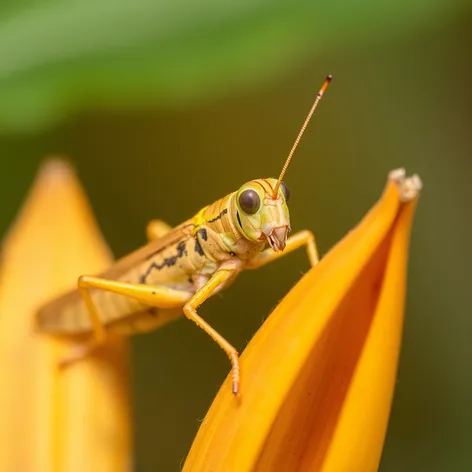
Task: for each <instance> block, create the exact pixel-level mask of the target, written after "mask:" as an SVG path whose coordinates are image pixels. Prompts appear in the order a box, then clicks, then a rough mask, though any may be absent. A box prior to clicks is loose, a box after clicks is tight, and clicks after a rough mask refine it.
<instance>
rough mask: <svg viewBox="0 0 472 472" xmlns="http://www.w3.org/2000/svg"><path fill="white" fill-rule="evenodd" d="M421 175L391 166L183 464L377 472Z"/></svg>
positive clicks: (271, 326)
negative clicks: (374, 197) (376, 196)
mask: <svg viewBox="0 0 472 472" xmlns="http://www.w3.org/2000/svg"><path fill="white" fill-rule="evenodd" d="M420 188H421V182H420V180H419V178H418V177H416V176H413V177H411V178H409V179H405V176H404V172H403V171H402V170H398V171H394V172H392V173H391V174H390V176H389V180H388V183H387V186H386V189H385V191H384V194H383V195H382V197H381V199H380V200H379V202H378V203H377V204H376V205H375V206H374V207H373V208H372V210H371V211H370V212H369V213H368V214H367V216H366V217H365V218H364V219H363V220H362V222H361V223H360V224H359V225H358V227H356V228H355V229H354V230H353V231H351V232H350V233H349V234H348V235H347V236H346V237H345V238H344V239H343V240H342V241H341V242H340V243H339V244H338V245H337V246H335V247H334V248H333V249H332V250H331V251H330V252H329V253H328V254H327V255H326V257H324V259H323V260H322V261H321V262H320V263H319V264H318V266H317V267H315V268H313V269H311V270H310V271H309V272H308V273H307V274H306V275H305V276H304V277H303V278H302V280H300V282H299V283H298V284H297V285H296V286H295V287H294V288H293V289H292V290H291V291H290V292H289V294H288V295H287V296H286V297H285V299H284V300H283V301H282V302H281V303H280V304H279V306H278V307H277V308H276V309H275V310H274V312H273V313H272V314H271V315H270V317H269V318H268V319H267V320H266V322H265V323H264V325H263V326H262V327H261V328H260V330H259V331H258V332H257V334H256V335H255V336H254V338H253V339H252V340H251V342H250V343H249V345H248V346H247V348H246V350H245V351H244V353H243V355H242V356H241V376H242V383H241V394H240V397H239V398H235V397H234V396H233V395H232V393H231V379H230V378H229V377H228V378H227V379H226V381H225V383H224V384H223V386H222V388H221V390H220V392H219V393H218V395H217V397H216V399H215V401H214V402H213V405H212V406H211V408H210V410H209V412H208V414H207V415H206V418H205V419H204V421H203V423H202V425H201V427H200V430H199V432H198V434H197V437H196V439H195V441H194V443H193V445H192V448H191V450H190V453H189V456H188V458H187V461H186V463H185V467H184V471H186V472H190V471H192V472H193V471H223V470H224V471H225V472H232V471H234V472H249V471H254V472H255V471H257V472H265V471H277V472H284V471H297V472H304V471H310V472H312V471H323V472H340V471H349V472H356V471H359V472H366V471H374V470H376V469H377V467H378V463H379V460H380V455H381V451H382V446H383V441H384V438H385V432H386V427H387V422H388V417H389V413H390V405H391V400H392V395H393V390H394V385H395V374H396V369H397V363H398V352H399V348H400V340H401V331H402V324H403V312H404V296H405V284H406V258H407V246H408V238H409V231H410V227H411V222H412V215H413V208H414V204H415V201H416V198H417V195H418V193H419V190H420Z"/></svg>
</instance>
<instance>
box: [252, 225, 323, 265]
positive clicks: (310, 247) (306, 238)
mask: <svg viewBox="0 0 472 472" xmlns="http://www.w3.org/2000/svg"><path fill="white" fill-rule="evenodd" d="M302 246H306V250H307V253H308V259H309V260H310V264H311V266H312V267H314V266H315V265H316V264H318V262H319V260H320V259H319V256H318V249H317V247H316V241H315V236H314V234H313V233H312V232H311V231H309V230H304V231H300V232H299V233H295V234H294V235H293V236H291V237H290V238H288V239H287V244H286V245H285V249H284V250H283V251H278V252H275V251H274V250H272V248H268V249H265V250H264V251H262V252H261V253H260V254H258V255H257V257H255V258H254V259H252V260H251V261H249V262H248V264H247V266H246V267H247V268H248V269H257V268H259V267H262V266H263V265H266V264H268V263H269V262H272V261H275V260H276V259H279V258H280V257H282V256H285V255H286V254H288V253H290V252H292V251H294V250H295V249H298V248H299V247H302Z"/></svg>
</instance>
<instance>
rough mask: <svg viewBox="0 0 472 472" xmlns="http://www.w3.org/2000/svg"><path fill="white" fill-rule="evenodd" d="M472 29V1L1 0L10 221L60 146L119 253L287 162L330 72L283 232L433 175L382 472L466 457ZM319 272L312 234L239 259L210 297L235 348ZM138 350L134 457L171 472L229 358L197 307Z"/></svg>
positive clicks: (350, 214) (0, 120)
mask: <svg viewBox="0 0 472 472" xmlns="http://www.w3.org/2000/svg"><path fill="white" fill-rule="evenodd" d="M471 45H472V8H471V4H470V2H469V1H454V0H451V1H447V0H443V1H438V0H429V1H428V0H410V1H406V0H399V1H396V2H392V1H390V2H375V1H368V0H359V1H357V2H352V1H349V0H345V1H341V0H338V1H331V2H329V1H325V2H321V1H311V2H289V1H263V0H252V1H249V0H240V1H239V2H234V3H232V2H218V1H210V0H204V1H202V0H201V1H199V2H190V1H183V0H178V1H177V0H173V1H172V2H171V1H163V0H161V1H159V0H153V1H150V0H149V1H148V0H135V1H133V2H124V1H119V0H106V1H101V2H95V1H92V0H80V1H79V0H69V1H68V2H59V1H52V0H50V1H46V0H22V1H20V0H16V1H15V2H13V1H12V0H3V2H2V3H1V5H0V231H1V234H2V235H4V234H5V232H6V231H7V229H8V227H9V225H10V224H11V222H12V220H13V218H14V216H15V214H16V213H17V211H18V209H19V207H20V205H21V203H22V200H23V198H24V196H25V195H26V192H27V190H28V188H29V186H30V185H31V182H32V179H33V177H34V174H35V172H36V170H37V167H38V165H39V162H40V161H41V159H43V158H44V157H45V156H48V155H51V154H56V153H60V154H66V155H68V156H70V157H71V159H73V161H74V162H75V164H76V167H77V168H78V171H79V173H80V177H81V180H82V182H83V184H84V186H85V188H86V190H87V192H88V195H89V197H90V199H91V202H92V204H93V207H94V210H95V212H96V215H97V217H98V220H99V222H100V225H101V227H102V229H103V231H104V234H105V236H106V238H107V240H108V241H109V244H110V246H111V247H112V249H113V250H114V252H115V254H116V256H122V255H124V254H125V253H127V252H128V251H131V250H133V249H135V248H136V247H138V246H139V245H141V244H143V242H144V229H145V226H146V223H147V221H148V220H150V219H151V218H155V217H157V218H162V219H164V220H166V221H168V222H169V223H171V224H177V223H179V222H181V221H182V220H183V219H185V218H187V217H189V216H190V215H191V214H193V212H195V211H196V210H198V209H199V208H200V207H201V206H203V205H205V204H207V203H210V202H212V201H214V200H215V199H217V198H219V197H221V196H223V195H225V194H226V193H228V192H230V191H233V190H235V189H236V188H237V187H238V186H239V185H240V184H241V183H243V182H245V181H246V180H248V179H251V178H257V177H267V176H276V175H277V173H278V172H279V169H280V167H281V165H282V162H283V160H284V158H285V157H286V155H287V152H288V150H289V149H290V147H291V145H292V142H293V140H294V138H295V136H296V134H297V133H298V131H299V128H300V126H301V123H302V122H303V119H304V117H305V115H306V113H307V111H308V109H309V107H310V106H311V102H312V100H313V98H314V96H315V94H316V92H317V90H318V88H319V86H320V84H321V83H322V81H323V79H324V77H325V75H326V74H327V73H331V74H333V75H334V80H333V83H332V86H331V87H330V89H329V91H328V93H327V94H326V96H325V98H324V100H323V102H322V103H321V104H320V107H319V109H318V111H317V113H316V115H315V117H314V119H313V120H312V123H311V125H310V127H309V128H308V132H307V133H306V135H305V137H304V138H303V140H302V143H301V145H300V147H299V150H298V152H297V154H296V158H295V160H294V161H293V165H292V166H291V168H290V170H289V172H288V175H287V177H286V182H287V184H288V185H289V187H290V188H291V191H292V198H291V215H292V226H293V229H294V230H298V229H301V228H310V229H313V230H314V231H315V232H316V234H317V237H318V241H319V245H320V248H321V251H322V253H325V252H326V251H328V250H329V248H330V247H331V246H332V245H333V244H335V243H336V242H337V241H338V240H339V239H340V238H341V237H342V236H343V235H344V234H345V233H346V232H347V231H348V230H349V229H350V228H351V227H352V226H353V225H354V224H356V223H357V222H358V221H359V219H360V218H361V217H362V216H363V215H364V213H365V212H366V211H367V210H368V209H369V208H370V207H371V205H372V204H373V203H374V201H375V200H376V199H377V198H378V196H379V194H380V192H381V190H382V188H383V186H384V183H385V178H386V175H387V173H388V171H389V170H391V169H393V168H396V167H400V166H404V167H406V168H407V171H408V172H409V173H412V172H418V173H419V174H420V175H421V177H422V179H423V181H424V184H425V187H424V191H423V194H422V197H421V200H420V203H419V206H418V211H417V215H416V220H415V226H414V230H413V236H412V247H411V259H410V261H411V263H410V277H409V295H408V307H407V317H406V325H405V335H404V344H403V348H402V358H401V365H400V372H399V378H398V384H397V389H396V395H395V402H394V406H393V411H392V417H391V422H390V427H389V432H388V437H387V441H386V446H385V450H384V454H383V459H382V463H381V468H380V470H381V471H382V472H390V471H398V470H402V471H407V472H409V471H420V470H421V471H423V470H428V471H438V472H443V471H447V472H455V471H468V470H472V452H471V446H472V444H471V438H472V413H471V412H472V409H471V406H470V405H471V399H472V375H471V373H470V372H471V364H472V363H471V359H472V348H471V334H472V316H471V315H472V314H471V305H472V304H471V303H470V302H471V300H470V298H471V296H470V293H471V290H470V275H469V274H470V266H471V263H472V260H471V257H470V253H471V251H470V244H471V241H472V223H471V217H470V204H471V203H472V187H471V185H470V179H471V177H472V173H471V170H472V161H471V151H472V146H471V136H470V129H471V119H472V116H471V114H472V106H471V105H472V91H471V85H470V84H471V83H472V56H471ZM307 268H308V264H307V261H306V257H305V256H304V254H303V252H302V251H301V252H300V253H297V254H293V255H291V256H290V257H287V258H286V259H284V260H281V261H279V262H277V263H276V264H273V265H270V266H267V267H265V268H263V269H261V270H259V271H255V272H251V273H248V274H244V275H243V276H241V277H240V279H239V280H238V282H237V283H236V284H235V285H234V286H233V287H232V288H231V289H230V290H228V291H227V292H225V293H224V295H223V296H221V297H217V298H215V299H213V300H212V301H211V302H210V303H208V304H206V305H205V307H204V309H203V310H202V313H203V314H204V317H205V318H206V319H207V320H208V321H209V322H210V323H211V324H212V325H213V326H214V327H215V328H216V329H217V330H218V331H219V332H221V333H222V334H223V335H224V336H226V337H227V338H228V339H229V340H230V341H231V342H233V344H234V345H235V346H236V347H237V348H238V349H239V350H240V351H241V350H242V349H243V348H244V346H245V345H246V343H247V342H248V340H249V339H250V338H251V336H252V335H253V333H254V332H255V331H256V330H257V329H258V327H259V326H260V325H261V323H262V321H263V320H264V318H265V317H266V316H267V315H268V314H269V312H270V310H271V309H272V308H273V307H274V306H275V305H276V304H277V302H278V300H279V299H280V298H282V297H283V295H284V294H285V293H286V292H287V290H288V289H289V288H290V287H291V286H292V284H294V283H295V281H296V280H297V279H298V278H299V277H300V274H301V273H302V272H303V271H305V270H306V269H307ZM132 346H133V367H134V372H133V376H134V378H133V389H134V392H133V395H134V400H133V401H134V411H135V427H136V463H135V464H136V471H156V470H159V471H174V470H179V468H180V465H181V463H182V462H183V459H184V457H185V455H186V453H187V451H188V449H189V447H190V444H191V442H192V438H193V437H194V435H195V433H196V431H197V428H198V426H199V422H200V421H201V419H202V418H203V417H204V415H205V412H206V410H207V409H208V407H209V405H210V403H211V401H212V399H213V397H214V395H215V393H216V392H217V389H218V386H219V385H220V384H221V382H222V381H223V380H224V378H225V376H226V374H227V373H228V370H229V364H228V362H227V359H226V358H225V356H224V355H223V353H222V352H220V350H219V349H218V347H217V346H216V345H215V344H214V343H213V342H211V341H210V340H209V339H208V338H207V337H206V336H205V335H204V334H203V333H202V332H200V331H199V330H198V329H197V328H196V327H195V326H194V325H192V324H191V323H189V322H188V321H186V320H185V319H180V320H179V321H177V322H175V323H173V324H172V325H169V326H167V327H165V328H164V329H162V330H160V331H158V332H155V333H151V334H148V335H144V336H141V337H136V338H134V339H133V341H132ZM359 434H362V432H361V431H360V432H359Z"/></svg>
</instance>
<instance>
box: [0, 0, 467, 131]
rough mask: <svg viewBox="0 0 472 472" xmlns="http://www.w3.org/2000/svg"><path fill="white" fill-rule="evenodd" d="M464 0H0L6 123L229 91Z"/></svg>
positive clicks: (25, 125)
mask: <svg viewBox="0 0 472 472" xmlns="http://www.w3.org/2000/svg"><path fill="white" fill-rule="evenodd" d="M465 5H466V2H464V1H463V0H451V1H449V2H444V1H441V0H429V1H427V0H409V1H407V0H402V1H397V2H376V1H372V0H359V1H357V2H351V1H349V0H335V1H328V2H326V1H299V2H293V1H292V2H290V1H288V0H284V1H281V0H239V1H238V2H221V1H217V0H200V1H198V2H192V1H189V0H172V1H163V0H160V1H159V0H134V1H133V2H130V1H125V0H102V1H100V2H96V1H93V0H69V1H67V2H64V1H59V0H49V1H48V0H42V1H41V0H22V1H20V0H17V1H16V2H12V1H10V0H7V1H4V2H2V6H1V7H0V103H1V104H2V105H1V107H0V128H1V129H3V130H5V129H10V130H27V129H29V128H34V129H37V128H38V127H43V126H46V125H48V124H50V123H52V122H54V121H56V120H58V119H61V118H62V117H63V116H64V115H66V114H68V113H70V112H72V111H75V110H77V109H80V108H85V107H87V106H88V105H92V104H93V106H94V107H97V106H108V107H110V106H120V107H123V106H127V107H129V106H143V105H148V104H153V103H165V104H176V103H179V102H183V101H189V100H195V99H199V98H203V97H205V96H208V95H209V94H211V95H212V96H213V95H216V94H218V93H220V94H221V93H225V91H226V90H229V89H232V88H234V86H235V85H243V84H246V83H250V82H251V81H254V80H264V79H266V78H268V77H270V76H271V75H273V74H274V73H276V72H277V71H279V72H280V71H282V70H284V69H286V68H287V67H288V66H290V64H294V63H296V62H297V61H301V60H302V58H303V57H305V54H308V53H309V54H310V55H311V56H312V55H313V53H314V52H320V51H324V50H326V48H328V47H329V46H330V45H335V44H336V43H339V42H341V41H346V40H349V41H352V40H361V41H363V40H368V41H372V40H374V39H375V40H377V39H378V38H379V37H382V36H383V37H389V36H392V35H395V34H400V35H401V34H404V33H405V32H406V31H408V30H411V29H413V30H414V29H417V28H419V27H421V26H423V25H428V24H430V23H431V22H434V21H445V20H446V19H447V18H448V17H449V16H450V15H452V14H457V12H458V10H459V9H460V8H462V7H463V6H465ZM326 72H329V71H326Z"/></svg>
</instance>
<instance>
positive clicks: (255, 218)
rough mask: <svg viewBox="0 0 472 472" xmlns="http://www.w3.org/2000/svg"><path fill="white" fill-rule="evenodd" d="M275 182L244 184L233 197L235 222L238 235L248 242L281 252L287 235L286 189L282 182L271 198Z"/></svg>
mask: <svg viewBox="0 0 472 472" xmlns="http://www.w3.org/2000/svg"><path fill="white" fill-rule="evenodd" d="M276 184H277V179H257V180H251V181H250V182H247V183H245V184H244V185H243V186H242V187H241V188H240V189H239V190H238V191H237V192H236V195H235V200H236V209H237V210H236V218H237V222H238V226H239V228H240V230H241V233H242V235H243V236H244V237H245V238H246V239H248V240H249V241H254V242H256V241H267V242H268V243H269V244H270V246H271V247H272V249H273V250H274V251H282V250H283V249H284V248H285V243H286V241H287V235H288V232H289V231H290V215H289V211H288V206H287V201H288V199H289V196H290V192H289V190H288V187H287V186H286V185H285V184H284V183H283V182H282V183H281V184H280V186H279V188H278V191H277V194H275V195H274V189H275V186H276Z"/></svg>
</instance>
